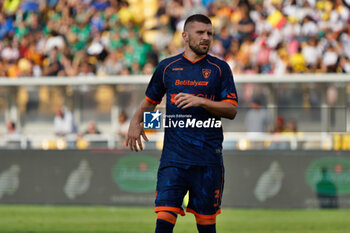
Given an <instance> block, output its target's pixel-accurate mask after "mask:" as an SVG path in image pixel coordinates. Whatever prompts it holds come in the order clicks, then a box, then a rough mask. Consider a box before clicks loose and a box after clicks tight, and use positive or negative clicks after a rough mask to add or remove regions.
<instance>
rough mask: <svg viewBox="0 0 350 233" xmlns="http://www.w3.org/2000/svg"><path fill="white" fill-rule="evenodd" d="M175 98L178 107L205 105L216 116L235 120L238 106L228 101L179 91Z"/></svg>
mask: <svg viewBox="0 0 350 233" xmlns="http://www.w3.org/2000/svg"><path fill="white" fill-rule="evenodd" d="M175 99H176V102H175V104H176V105H177V107H178V108H182V109H186V108H189V107H203V108H204V109H206V110H207V111H209V112H210V113H211V114H213V115H215V116H218V117H225V118H228V119H230V120H233V119H234V118H235V117H236V114H237V109H236V106H234V105H233V104H232V103H230V102H226V101H213V100H209V99H206V98H203V97H198V96H194V95H190V94H187V93H179V94H177V95H176V96H175Z"/></svg>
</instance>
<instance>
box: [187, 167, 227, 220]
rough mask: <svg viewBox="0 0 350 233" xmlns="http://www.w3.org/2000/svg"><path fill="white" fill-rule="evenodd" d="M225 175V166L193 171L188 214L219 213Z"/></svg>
mask: <svg viewBox="0 0 350 233" xmlns="http://www.w3.org/2000/svg"><path fill="white" fill-rule="evenodd" d="M195 170H197V171H195ZM224 173H225V170H224V167H223V166H208V167H198V168H196V169H194V170H193V174H192V175H191V185H190V189H189V190H190V196H189V203H188V206H187V211H188V212H192V213H193V214H195V215H216V214H218V213H219V210H220V205H221V199H222V192H223V189H224Z"/></svg>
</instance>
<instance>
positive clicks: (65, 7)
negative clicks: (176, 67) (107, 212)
mask: <svg viewBox="0 0 350 233" xmlns="http://www.w3.org/2000/svg"><path fill="white" fill-rule="evenodd" d="M349 7H350V6H349V2H348V1H344V0H334V1H327V0H266V1H262V0H233V1H232V0H230V1H227V0H160V1H155V0H128V1H123V0H111V1H106V0H81V1H77V0H3V1H1V13H0V148H1V150H0V154H1V156H0V157H2V159H3V161H2V162H1V167H0V168H1V169H5V170H3V172H5V171H9V172H10V174H13V176H16V174H17V175H18V174H19V171H20V170H21V169H20V167H21V166H20V165H19V164H18V163H23V164H26V162H25V161H27V160H26V159H28V157H25V160H23V158H20V157H16V156H15V155H17V156H20V155H22V156H32V154H33V153H34V152H31V151H36V152H35V154H36V153H39V154H41V155H43V153H44V150H45V151H46V150H51V152H52V153H53V154H56V153H58V154H57V155H58V156H59V157H60V158H61V159H63V158H65V161H71V160H70V159H73V160H74V161H75V162H77V161H78V160H77V158H81V159H82V160H81V161H80V162H79V163H77V164H76V165H74V162H73V161H71V162H72V163H69V162H68V164H70V165H69V166H68V167H71V169H73V168H74V166H75V167H77V169H78V170H79V169H80V170H82V171H85V172H86V171H90V170H89V169H91V167H92V164H91V163H92V162H91V161H90V162H89V159H86V158H85V159H84V154H86V156H88V157H89V156H91V153H94V152H96V151H97V152H98V153H102V154H104V155H106V154H109V153H112V154H113V153H114V154H115V156H116V159H117V160H118V159H120V157H119V156H122V157H123V156H124V154H125V153H126V152H125V151H126V148H125V136H126V132H127V130H128V122H129V120H130V117H131V116H132V114H133V113H134V111H135V110H136V108H137V107H138V105H139V103H140V102H141V101H142V99H143V98H144V92H145V89H146V87H147V83H148V81H149V80H150V77H151V75H152V73H153V71H154V70H155V67H156V66H157V64H158V62H159V61H160V60H162V59H164V58H166V57H169V56H172V55H175V54H178V53H181V52H182V51H183V50H182V47H183V44H182V37H181V32H182V28H183V24H184V20H185V19H186V18H187V17H188V16H190V15H192V14H194V13H202V14H206V15H208V16H209V17H210V18H211V20H212V22H213V27H214V32H215V35H214V41H213V44H212V47H211V50H210V53H211V54H212V55H214V56H217V57H219V58H221V59H224V60H225V61H226V62H227V63H228V64H229V65H230V67H231V69H232V71H233V74H234V79H235V82H236V87H237V92H238V98H239V107H238V115H237V117H236V119H235V120H234V121H226V120H223V127H224V131H225V142H224V150H225V151H226V152H225V153H226V154H227V155H228V156H226V158H227V160H228V161H231V160H232V161H231V162H227V164H228V165H227V166H229V168H231V166H236V165H235V164H236V162H238V161H241V159H243V160H244V159H245V158H250V160H248V161H257V162H259V163H260V164H265V163H266V166H263V165H261V166H260V170H259V169H258V170H256V167H254V166H253V165H252V163H251V162H247V163H246V165H247V170H243V171H242V172H236V173H234V174H232V175H233V176H235V177H237V175H238V174H244V175H245V176H246V178H247V177H248V178H249V177H250V178H249V179H251V178H252V177H251V176H252V174H256V176H257V177H259V175H260V174H262V173H263V172H264V171H270V173H267V174H270V176H268V175H267V177H270V178H264V179H267V180H269V179H270V180H271V179H272V180H273V179H274V178H276V177H277V178H276V180H277V181H282V180H283V177H286V174H287V173H288V172H287V173H286V169H287V171H288V169H291V168H298V169H304V170H300V174H304V171H305V172H306V171H307V172H308V173H307V174H309V176H306V175H305V177H308V178H305V179H304V177H303V176H302V175H301V176H302V177H300V178H301V179H302V180H308V182H309V183H308V184H309V186H310V187H311V189H310V188H309V189H310V190H308V191H305V192H306V193H307V192H309V193H308V195H311V196H312V195H313V194H314V193H315V192H316V191H315V190H317V189H316V186H315V185H316V183H317V182H316V181H317V180H322V177H326V178H324V179H325V180H326V181H327V177H331V178H332V179H333V180H338V182H342V183H336V185H338V188H339V187H340V186H341V187H343V186H344V187H350V186H349V182H350V179H349V177H350V174H349V171H350V165H349V164H350V163H349V155H348V154H347V152H346V151H347V150H350V124H349V123H350V108H349V105H350V84H349V82H350V75H349V73H350V8H349ZM163 108H164V101H163V102H162V103H161V105H160V106H159V109H160V110H161V111H162V112H164V113H165V111H163V110H164V109H163ZM147 133H148V135H149V137H150V139H151V142H149V143H147V144H145V148H146V150H145V152H143V153H146V154H147V153H148V154H147V156H151V157H152V156H153V157H154V156H155V157H156V158H158V157H157V156H159V155H160V150H161V148H162V134H163V132H162V131H161V130H160V131H148V132H147ZM57 150H59V151H57ZM61 150H62V151H61ZM80 150H81V151H80ZM79 151H80V152H79ZM315 151H316V152H315ZM97 152H96V153H97ZM75 153H78V154H79V156H76V157H74V156H73V157H69V156H67V155H69V154H75ZM235 153H236V154H235ZM245 153H248V154H249V153H250V156H251V157H249V155H247V154H245ZM12 154H14V155H12ZM315 154H316V155H315ZM10 155H11V156H10ZM63 155H64V156H63ZM257 155H258V156H257ZM259 155H261V156H259ZM281 155H288V156H281ZM128 156H130V154H128ZM145 156H146V155H145ZM147 156H146V157H147ZM237 156H238V157H237ZM240 156H243V157H240ZM271 156H272V157H271ZM276 156H277V157H276ZM313 156H316V157H313ZM318 156H319V157H318ZM236 157H237V158H236ZM328 157H330V160H327V159H326V160H324V158H328ZM33 158H35V156H34V157H33ZM52 158H53V157H52ZM89 158H90V157H89ZM91 158H93V160H94V159H95V157H91ZM147 158H148V157H147ZM301 158H303V159H302V160H301ZM312 158H314V159H321V162H317V163H316V165H312V166H314V167H312V168H310V167H308V166H309V165H310V164H309V162H310V161H313V160H312ZM16 159H19V160H18V161H21V162H16V161H17V160H16ZM280 159H281V161H279V160H280ZM288 159H292V160H293V161H294V162H291V161H289V160H288ZM322 159H323V160H322ZM339 159H340V160H339ZM342 159H344V161H345V162H344V161H343V160H342ZM112 160H113V159H112ZM260 160H261V161H260ZM282 160H283V161H282ZM34 161H37V160H34ZM38 161H42V163H43V164H45V166H47V169H48V168H50V166H51V165H47V163H51V162H52V160H46V159H43V160H41V159H40V158H39V157H38ZM45 161H46V162H47V163H46V162H45ZM59 161H61V160H59ZM113 161H114V160H113ZM118 161H119V160H118ZM136 161H138V162H135V164H136V165H135V166H136V167H135V169H136V170H137V171H139V172H141V174H148V173H142V172H147V171H148V170H147V169H148V168H149V167H152V168H153V167H154V164H153V162H149V161H148V160H147V159H145V160H144V158H143V159H142V158H141V159H140V160H137V159H136ZM140 161H141V162H140ZM147 161H148V162H147ZM152 161H153V160H152ZM298 161H302V162H298ZM339 161H340V162H339ZM61 162H62V163H63V161H61ZM241 162H242V161H241ZM31 163H33V164H32V166H33V167H32V173H30V174H34V173H33V172H34V171H35V164H36V162H30V161H28V164H31ZM111 163H113V162H111ZM125 163H126V162H125ZM11 164H12V165H13V166H14V167H13V166H12V165H11ZM59 164H60V163H59ZM126 164H128V163H126ZM152 164H153V165H152ZM283 164H284V165H283ZM317 164H318V165H317ZM28 166H29V165H28ZM52 166H54V165H52ZM98 166H99V169H102V168H103V167H104V166H106V165H98ZM249 166H253V167H249ZM283 166H285V167H283ZM310 166H311V165H310ZM131 167H132V166H131ZM51 168H52V169H51V170H52V171H56V173H55V174H56V175H58V174H60V172H59V171H62V170H60V169H58V168H57V169H58V170H55V169H54V168H53V167H51ZM248 168H249V169H248ZM6 169H7V170H6ZM115 169H116V170H114V171H115V172H116V173H117V174H119V175H120V176H122V177H124V178H125V179H127V178H128V175H127V174H129V175H130V174H134V173H133V172H131V173H128V170H127V169H126V170H125V169H124V168H119V167H117V168H115ZM118 169H119V170H118ZM237 169H238V170H239V168H236V171H238V170H237ZM242 169H243V167H242ZM250 169H252V170H250ZM307 169H311V170H307ZM312 169H314V170H312ZM68 170H69V169H68ZM68 170H67V171H66V172H68ZM102 170H104V169H102ZM229 170H231V169H229ZM47 171H50V169H48V170H47ZM150 171H153V173H152V172H151V173H150V175H149V179H150V180H149V181H150V182H151V184H153V183H152V182H154V181H155V177H154V174H155V173H154V171H155V170H150ZM253 171H254V172H253ZM129 172H130V171H129ZM255 172H256V173H255ZM310 172H311V173H310ZM327 172H328V173H327ZM296 173H299V170H294V171H291V176H295V174H296ZM1 174H5V173H1ZM6 174H8V173H6ZM67 174H68V173H67ZM82 174H83V173H82ZM84 174H85V175H83V177H91V174H92V173H89V172H87V173H84ZM135 174H136V173H135ZM135 174H134V178H135V179H136V180H137V179H139V180H138V182H139V181H140V177H139V176H138V175H135ZM152 174H153V175H152ZM300 174H299V175H300ZM305 174H306V173H305ZM310 174H314V175H310ZM327 174H328V175H327ZM329 174H330V175H329ZM250 175H251V176H250ZM130 176H132V175H130ZM141 176H142V175H141ZM0 177H1V176H0ZM28 177H30V175H29V176H28ZM129 178H130V177H129ZM28 179H29V178H28ZM86 179H88V178H86ZM99 179H102V177H100V178H99ZM141 180H142V179H141ZM129 181H130V180H129ZM250 181H251V182H252V183H251V184H252V185H253V183H254V182H255V181H254V179H252V180H250ZM28 182H29V181H28ZM62 182H63V181H62ZM72 182H73V181H72ZM118 182H119V181H118ZM118 182H117V183H118ZM135 182H136V181H135ZM261 182H263V183H264V182H265V181H261ZM290 182H291V183H292V182H300V180H299V181H298V180H297V179H296V180H291V181H290ZM310 182H311V183H310ZM73 183H74V182H73ZM141 183H142V182H141ZM237 184H240V183H239V181H238V180H237ZM311 184H312V185H311ZM313 184H314V185H313ZM85 185H87V184H85ZM118 185H119V188H120V190H122V191H121V192H126V193H127V192H134V193H142V192H146V193H147V192H150V191H149V190H148V189H145V190H146V191H145V190H136V191H135V190H132V189H130V188H129V189H128V185H127V184H126V186H125V185H124V186H123V184H120V183H118ZM247 185H248V183H247ZM254 185H255V183H254ZM254 185H253V186H251V187H250V188H248V189H249V190H252V189H253V188H252V187H255V186H254ZM272 185H275V186H273V187H274V188H275V190H276V193H278V192H279V191H280V188H281V183H278V182H277V183H273V184H272ZM279 185H280V186H279ZM0 186H1V178H0ZM73 186H74V185H73ZM136 186H137V185H136ZM248 186H249V185H248ZM248 186H244V187H241V188H240V189H241V190H243V189H244V188H247V187H248ZM258 186H259V185H257V186H256V190H257V191H256V192H255V199H254V200H255V202H256V203H258V202H257V201H260V202H259V203H264V201H265V200H267V199H268V198H270V196H269V195H271V196H274V195H276V193H275V194H266V192H267V191H268V190H273V188H271V187H272V186H263V185H262V186H259V187H258ZM326 186H327V185H326ZM40 187H41V186H40ZM123 187H124V188H123ZM125 187H126V188H125ZM228 187H231V185H230V184H228ZM232 187H234V185H233V184H232ZM291 187H293V185H292V186H291ZM307 187H308V186H307V185H306V184H305V190H307ZM332 187H333V186H332ZM104 188H106V187H102V188H101V190H104ZM0 189H1V188H0ZM39 189H40V188H39ZM258 189H259V190H260V189H261V190H260V191H259V190H258ZM3 190H6V189H5V188H4V189H3ZM35 190H36V191H37V190H38V187H37V188H36V189H35ZM228 190H230V189H229V188H228ZM330 190H331V191H327V192H330V193H331V194H329V193H327V192H326V193H327V195H328V194H329V195H331V196H332V195H333V196H334V191H332V190H333V189H332V188H330ZM345 190H346V191H344V192H343V193H342V194H344V195H348V188H345ZM85 191H86V190H85ZM265 191H266V192H265ZM7 192H10V191H7ZM28 192H29V191H28ZM33 192H34V191H33ZM101 192H102V191H101ZM232 192H233V191H232ZM249 192H250V191H249ZM332 192H333V194H332ZM0 193H1V191H0ZM3 193H4V195H5V193H6V192H5V191H3ZM10 193H11V192H10ZM67 193H68V194H67ZM242 193H244V192H242ZM261 193H265V194H266V195H267V196H266V195H265V194H261ZM304 194H305V193H303V195H304ZM23 195H24V196H26V194H23ZM69 195H71V196H69ZM72 195H73V194H69V191H66V197H65V198H66V199H64V198H63V197H62V198H63V199H62V200H61V201H60V203H66V202H67V201H68V200H73V199H74V198H75V196H74V197H72ZM74 195H78V194H74ZM264 195H265V196H264ZM296 195H299V194H296ZM1 196H2V194H1V195H0V199H1ZM243 196H244V195H243ZM304 196H305V195H304ZM67 197H69V198H68V199H67ZM7 198H9V199H7V200H8V202H11V203H13V202H14V203H17V202H18V200H22V201H19V202H24V203H26V200H27V199H25V198H24V199H21V198H19V199H16V198H15V197H7ZM11 198H13V199H11ZM123 198H124V199H123ZM142 198H143V197H141V196H137V195H136V197H135V198H134V199H133V198H132V197H131V196H130V195H129V194H128V195H126V196H124V197H116V196H114V199H113V197H110V198H109V199H108V198H107V199H108V200H109V201H111V202H113V200H114V203H122V204H133V203H134V204H135V203H136V204H140V203H141V204H142V203H143V202H142V201H145V200H146V202H147V203H148V202H149V201H150V200H151V199H152V198H153V197H152V198H151V197H150V196H148V199H147V198H146V199H142ZM235 198H236V197H235ZM240 198H241V197H237V199H234V200H237V202H228V203H230V204H229V205H230V206H235V205H236V204H237V203H242V202H241V199H240ZM252 198H253V197H252ZM284 198H286V196H284ZM107 199H105V200H107ZM287 199H288V198H286V199H281V202H274V203H275V204H272V205H268V204H266V206H270V207H271V206H272V207H273V206H275V207H280V206H281V205H279V204H278V203H280V204H281V203H282V206H284V204H286V203H287ZM28 200H29V199H28ZM28 200H27V201H28ZM50 200H51V201H50ZM50 200H49V201H47V202H48V203H55V200H58V199H55V198H53V199H50ZM88 200H89V201H87V200H85V201H84V200H82V201H80V202H78V203H86V202H87V203H90V201H92V203H94V201H93V199H91V200H90V199H88ZM349 200H350V199H349V198H347V199H346V198H345V199H344V200H343V201H342V205H343V206H349V205H350V204H349V203H350V201H349ZM30 201H31V202H33V203H36V202H42V200H32V199H30ZM255 202H252V201H251V200H247V203H248V204H242V205H243V206H259V205H257V204H256V205H255V204H251V203H255ZM326 202H327V201H326ZM330 202H331V203H333V199H332V200H331V201H330ZM99 203H100V202H99ZM101 203H105V202H103V201H102V202H101ZM235 203H236V204H235ZM276 203H277V204H276ZM317 203H318V201H317V199H312V198H309V199H305V200H304V199H303V200H302V201H300V202H296V204H293V205H291V206H290V205H286V206H288V207H317V206H318V204H317ZM337 205H338V204H337ZM264 206H265V205H262V207H264ZM260 207H261V205H260Z"/></svg>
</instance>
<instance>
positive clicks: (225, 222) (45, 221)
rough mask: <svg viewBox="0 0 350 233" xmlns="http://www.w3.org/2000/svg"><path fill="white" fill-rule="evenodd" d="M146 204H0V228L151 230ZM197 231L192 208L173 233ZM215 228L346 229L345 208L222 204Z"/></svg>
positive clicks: (320, 232) (231, 231) (300, 232)
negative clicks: (308, 208) (265, 208)
mask: <svg viewBox="0 0 350 233" xmlns="http://www.w3.org/2000/svg"><path fill="white" fill-rule="evenodd" d="M155 218H156V215H155V214H154V213H153V208H150V207H142V208H141V207H105V206H103V207H102V206H97V207H96V206H31V205H28V206H27V205H0V232H1V233H152V232H154V227H155ZM195 232H197V230H196V226H195V220H194V217H193V215H192V214H186V216H185V217H181V216H179V217H178V221H177V224H176V226H175V229H174V233H195ZM217 232H218V233H350V210H257V209H227V208H226V209H223V210H222V214H220V215H219V216H218V218H217Z"/></svg>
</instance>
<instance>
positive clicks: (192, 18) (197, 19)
mask: <svg viewBox="0 0 350 233" xmlns="http://www.w3.org/2000/svg"><path fill="white" fill-rule="evenodd" d="M191 22H200V23H205V24H211V20H210V19H209V18H208V17H207V16H205V15H202V14H195V15H191V16H190V17H188V18H187V19H186V21H185V25H184V31H185V29H186V26H187V24H189V23H191Z"/></svg>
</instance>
